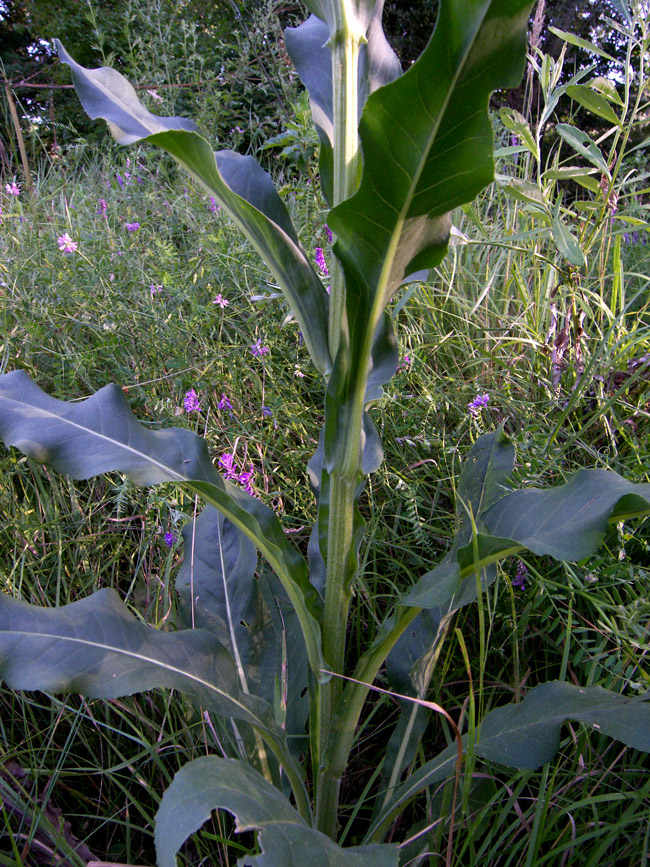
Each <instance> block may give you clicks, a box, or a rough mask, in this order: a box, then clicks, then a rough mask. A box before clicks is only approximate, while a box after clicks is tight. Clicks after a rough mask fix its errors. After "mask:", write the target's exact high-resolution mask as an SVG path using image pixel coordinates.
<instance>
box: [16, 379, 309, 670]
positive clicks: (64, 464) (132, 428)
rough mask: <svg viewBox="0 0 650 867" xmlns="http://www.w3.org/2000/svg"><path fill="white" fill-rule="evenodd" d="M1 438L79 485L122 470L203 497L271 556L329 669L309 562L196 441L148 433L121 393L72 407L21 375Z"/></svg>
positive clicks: (109, 389) (186, 435) (171, 432)
mask: <svg viewBox="0 0 650 867" xmlns="http://www.w3.org/2000/svg"><path fill="white" fill-rule="evenodd" d="M0 438H2V440H3V441H4V443H5V445H7V446H16V447H17V448H19V449H20V450H21V451H22V452H24V453H25V454H26V455H27V456H28V457H30V458H32V459H33V460H35V461H38V462H40V463H48V464H50V465H51V466H52V467H54V469H56V470H57V471H59V472H62V473H68V474H69V475H71V476H72V477H73V478H75V479H87V478H90V477H91V476H94V475H98V474H99V473H105V472H110V471H112V470H117V471H118V472H122V473H125V474H126V475H127V476H128V477H129V478H130V479H131V480H132V481H133V482H135V484H137V485H155V484H159V483H160V482H177V483H180V484H183V485H184V486H185V487H186V488H188V489H190V490H192V491H194V492H196V493H198V494H199V495H200V496H201V497H202V498H203V499H204V500H205V501H206V502H207V503H210V504H211V505H213V506H215V507H216V508H217V509H219V511H221V512H222V513H223V514H224V515H225V516H226V517H227V518H229V520H230V521H232V523H233V524H235V525H236V526H237V527H238V528H239V529H240V530H241V531H242V532H243V533H244V534H245V535H246V536H247V537H248V538H249V539H250V540H251V541H252V542H253V543H254V544H255V545H256V546H257V548H258V549H259V550H260V551H261V552H262V554H264V556H265V557H266V559H267V560H268V562H269V563H270V564H271V566H272V567H273V569H274V571H275V572H276V574H277V575H278V577H279V578H280V580H281V582H282V584H283V586H284V588H285V590H286V592H287V594H288V595H289V597H290V599H291V601H292V604H293V605H294V607H295V609H296V612H297V614H298V617H299V618H300V623H301V626H302V629H303V634H304V637H305V643H306V645H307V652H308V654H309V660H310V664H311V665H312V666H313V667H314V670H315V671H317V670H318V669H317V668H316V666H321V667H322V659H321V652H320V629H319V626H318V623H317V619H316V618H317V616H318V610H319V605H320V599H319V597H318V594H317V593H316V591H315V590H314V588H313V587H312V585H311V584H310V583H309V580H308V576H307V564H306V563H305V560H304V558H303V557H302V556H301V555H300V554H299V553H298V551H296V550H295V548H293V547H292V546H291V545H290V544H289V543H288V542H287V540H286V537H285V535H284V533H283V532H282V527H281V526H280V523H279V521H278V519H277V518H276V516H275V514H274V513H273V512H272V510H271V509H269V508H268V507H267V506H265V505H263V504H262V503H261V502H260V501H259V500H257V499H256V498H255V497H251V496H249V495H248V494H246V493H245V492H244V491H242V490H241V489H239V488H236V487H235V486H234V485H232V484H231V483H230V482H227V481H224V480H223V479H222V478H221V476H220V475H219V474H218V473H217V471H216V470H215V469H214V467H213V465H212V462H211V460H210V456H209V454H208V450H207V448H206V445H205V442H204V441H203V440H202V439H201V438H200V437H198V436H196V434H194V433H192V432H191V431H188V430H182V429H178V428H170V429H166V430H150V429H148V428H146V427H144V426H143V425H141V424H140V423H139V422H138V421H137V420H136V419H135V417H134V416H133V414H132V413H131V410H130V408H129V406H128V404H127V402H126V398H125V397H124V394H123V392H122V391H121V390H120V389H119V388H118V387H117V386H116V385H107V386H105V387H104V388H102V389H100V390H99V391H98V392H97V393H96V394H94V395H92V397H89V398H87V399H86V400H83V401H79V402H70V403H67V402H65V401H62V400H56V399H55V398H53V397H50V396H49V395H47V394H45V392H44V391H42V390H41V389H40V388H39V387H38V386H37V385H36V384H35V383H34V382H32V381H31V380H30V379H29V377H28V376H27V375H26V374H25V373H24V372H22V371H14V372H13V373H7V374H4V375H3V376H0Z"/></svg>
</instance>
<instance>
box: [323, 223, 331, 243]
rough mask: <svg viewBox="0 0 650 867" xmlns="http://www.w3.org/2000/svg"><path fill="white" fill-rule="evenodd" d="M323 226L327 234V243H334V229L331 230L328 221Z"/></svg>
mask: <svg viewBox="0 0 650 867" xmlns="http://www.w3.org/2000/svg"><path fill="white" fill-rule="evenodd" d="M323 228H324V229H325V234H326V235H327V243H328V244H331V243H332V238H333V235H332V230H331V229H330V227H329V226H328V225H327V223H325V225H324V226H323Z"/></svg>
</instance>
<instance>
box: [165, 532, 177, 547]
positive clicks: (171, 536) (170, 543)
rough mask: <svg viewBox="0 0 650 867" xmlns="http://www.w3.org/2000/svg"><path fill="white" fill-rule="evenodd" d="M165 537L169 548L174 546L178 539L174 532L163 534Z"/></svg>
mask: <svg viewBox="0 0 650 867" xmlns="http://www.w3.org/2000/svg"><path fill="white" fill-rule="evenodd" d="M163 539H164V540H165V545H167V547H168V548H173V547H174V542H175V541H176V536H174V534H173V533H165V535H164V536H163Z"/></svg>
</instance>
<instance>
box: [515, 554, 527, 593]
mask: <svg viewBox="0 0 650 867" xmlns="http://www.w3.org/2000/svg"><path fill="white" fill-rule="evenodd" d="M526 575H528V569H527V567H526V564H525V563H524V561H523V560H518V561H517V571H516V572H515V577H514V578H513V579H512V586H513V587H521V589H522V590H523V588H524V583H525V581H526Z"/></svg>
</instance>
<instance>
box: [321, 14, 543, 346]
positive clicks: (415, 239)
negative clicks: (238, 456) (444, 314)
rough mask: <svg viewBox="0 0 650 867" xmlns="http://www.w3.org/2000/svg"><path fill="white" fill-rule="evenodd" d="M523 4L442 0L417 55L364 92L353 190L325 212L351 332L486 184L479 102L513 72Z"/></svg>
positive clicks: (483, 116) (440, 249)
mask: <svg viewBox="0 0 650 867" xmlns="http://www.w3.org/2000/svg"><path fill="white" fill-rule="evenodd" d="M529 7H530V2H529V0H453V2H452V0H443V2H441V4H440V11H439V14H438V21H437V24H436V29H435V32H434V35H433V37H432V39H431V41H430V42H429V45H428V46H427V48H426V50H425V51H424V53H423V54H422V56H421V57H420V59H419V60H418V61H417V62H416V63H415V64H413V66H411V68H410V69H409V70H408V71H407V72H406V73H405V74H404V75H402V76H401V77H400V78H398V79H397V80H396V81H393V82H392V83H391V84H388V85H386V87H383V88H380V89H379V90H377V91H375V93H373V94H371V95H370V96H369V98H368V100H367V102H366V105H365V108H364V110H363V115H362V118H361V124H360V127H359V133H360V137H361V144H362V149H363V174H362V179H361V185H360V188H359V190H358V192H357V193H356V194H355V195H354V196H352V198H350V199H348V200H346V201H345V202H343V203H342V204H340V205H338V206H337V207H336V208H334V210H333V211H331V213H330V215H329V217H328V223H329V225H330V227H331V228H332V230H333V231H334V233H335V234H336V236H337V243H336V245H335V248H334V251H335V253H336V255H337V256H338V258H339V259H340V260H341V262H342V264H343V268H344V271H345V275H346V283H347V293H348V297H350V296H351V298H352V300H351V303H350V304H349V305H348V308H349V309H348V316H349V319H350V326H351V329H352V330H353V331H355V330H356V329H355V326H354V318H355V317H353V315H352V313H353V311H354V310H355V309H356V315H357V316H361V318H362V319H363V318H365V317H364V313H363V309H361V308H365V310H366V311H370V309H371V308H372V309H373V312H372V314H370V313H369V312H366V314H365V316H367V317H368V318H369V320H370V321H371V322H372V323H373V327H372V330H373V331H374V327H375V325H376V322H377V319H378V316H379V313H380V312H381V310H383V309H384V307H385V305H386V303H387V302H388V300H389V298H390V297H391V295H392V293H393V292H394V291H395V289H397V287H398V286H399V285H400V283H401V282H402V281H403V279H404V278H405V277H406V276H407V275H408V274H409V273H411V272H412V271H417V270H419V269H423V268H430V267H433V266H435V265H437V264H438V263H439V262H440V261H441V259H442V257H443V256H444V254H445V252H446V250H447V243H448V239H449V231H450V226H451V221H450V218H449V211H450V210H451V209H452V208H454V207H456V206H457V205H460V204H462V203H463V202H468V201H470V200H471V199H473V198H474V196H476V195H477V193H478V192H479V191H480V190H481V189H482V188H483V187H484V186H486V185H487V184H488V183H490V181H492V179H493V174H494V164H493V160H492V128H491V125H490V120H489V117H488V112H487V107H488V99H489V95H490V93H491V92H492V91H493V90H494V89H495V88H497V87H509V86H513V85H516V84H517V83H518V81H519V79H520V77H521V73H522V68H523V61H524V52H525V31H526V24H527V20H528V9H529ZM405 107H408V110H406V109H405ZM357 308H359V309H357ZM364 330H365V329H364ZM351 343H352V344H353V345H354V343H355V339H354V337H353V338H351Z"/></svg>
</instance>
